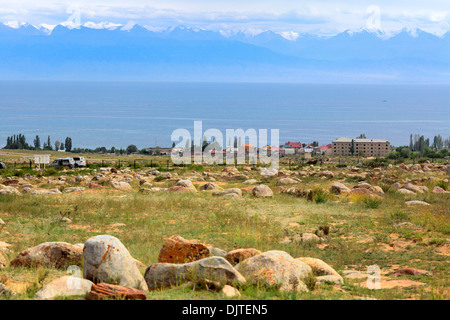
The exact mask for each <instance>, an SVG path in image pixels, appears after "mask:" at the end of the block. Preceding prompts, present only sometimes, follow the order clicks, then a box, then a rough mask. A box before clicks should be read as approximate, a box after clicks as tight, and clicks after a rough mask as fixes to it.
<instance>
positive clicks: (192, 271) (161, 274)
mask: <svg viewBox="0 0 450 320" xmlns="http://www.w3.org/2000/svg"><path fill="white" fill-rule="evenodd" d="M144 277H145V281H146V282H147V285H148V288H149V289H150V290H153V289H159V288H166V287H170V286H175V285H180V284H182V283H185V282H194V283H197V284H211V283H214V284H216V285H217V284H218V285H219V286H222V287H223V286H224V285H226V284H229V285H232V284H235V285H243V284H245V282H246V281H245V278H244V277H243V276H242V275H241V274H240V273H239V272H238V271H237V270H236V269H234V268H233V266H232V265H231V264H230V263H229V262H228V261H227V260H225V259H224V258H222V257H211V258H205V259H201V260H197V261H193V262H190V263H186V264H173V263H154V264H152V265H150V266H149V267H148V268H147V270H146V271H145V276H144Z"/></svg>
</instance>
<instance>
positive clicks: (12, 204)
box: [0, 162, 450, 299]
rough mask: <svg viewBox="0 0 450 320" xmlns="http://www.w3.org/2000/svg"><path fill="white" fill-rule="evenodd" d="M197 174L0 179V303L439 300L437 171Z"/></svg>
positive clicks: (443, 195) (443, 234)
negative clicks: (64, 300) (63, 299)
mask: <svg viewBox="0 0 450 320" xmlns="http://www.w3.org/2000/svg"><path fill="white" fill-rule="evenodd" d="M194 169H197V171H196V170H194ZM198 169H199V168H178V169H173V170H170V171H167V170H164V171H163V170H162V169H160V170H161V172H160V171H158V170H153V169H138V170H132V169H129V168H126V169H121V170H117V169H116V168H100V169H96V170H87V169H86V170H69V171H68V170H63V171H58V172H52V173H51V175H46V174H44V175H42V174H38V173H37V172H34V171H33V172H29V171H28V172H27V173H24V172H20V171H16V172H14V173H13V174H10V175H3V178H1V180H0V299H34V298H37V299H55V298H60V297H62V296H66V297H71V298H74V299H105V298H112V299H124V298H125V299H191V298H195V299H199V298H200V299H227V298H232V299H367V298H376V299H448V298H449V297H450V295H449V287H448V284H449V277H448V275H449V272H448V261H449V260H448V255H449V247H450V243H449V240H448V234H449V232H450V224H449V191H448V177H449V175H450V165H448V164H447V163H440V164H435V163H429V162H424V163H422V164H401V165H392V164H389V165H380V166H375V167H373V166H367V165H364V164H361V163H359V164H357V165H354V166H351V165H348V166H345V165H339V166H337V165H332V164H324V165H308V166H301V167H297V168H295V170H294V169H293V170H288V169H285V168H282V169H280V170H272V169H269V168H259V167H256V166H255V167H242V168H239V169H237V168H234V167H225V168H224V167H216V168H211V169H206V168H200V169H201V170H198ZM377 273H379V275H380V277H379V279H380V281H379V282H377V281H375V280H374V279H375V277H376V276H377ZM373 284H375V286H376V287H375V288H374V287H373Z"/></svg>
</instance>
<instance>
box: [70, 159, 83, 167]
mask: <svg viewBox="0 0 450 320" xmlns="http://www.w3.org/2000/svg"><path fill="white" fill-rule="evenodd" d="M72 159H73V161H75V168H78V167H86V160H85V159H84V157H72Z"/></svg>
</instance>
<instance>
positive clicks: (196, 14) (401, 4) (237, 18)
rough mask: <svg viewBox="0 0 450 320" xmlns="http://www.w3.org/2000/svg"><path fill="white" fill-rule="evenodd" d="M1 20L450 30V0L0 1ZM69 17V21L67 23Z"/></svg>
mask: <svg viewBox="0 0 450 320" xmlns="http://www.w3.org/2000/svg"><path fill="white" fill-rule="evenodd" d="M0 21H1V22H3V23H7V24H8V25H10V26H17V25H19V24H20V23H31V24H33V25H35V26H45V27H47V28H50V29H51V28H52V27H53V26H55V25H57V24H61V23H63V24H64V23H65V24H69V25H70V24H71V23H72V24H73V23H79V24H82V25H89V26H91V27H102V26H117V25H121V26H128V27H129V26H132V25H133V24H140V25H143V26H146V27H147V28H149V29H154V30H158V29H165V28H167V27H172V26H177V25H186V26H189V27H193V28H204V29H211V30H225V31H230V32H233V31H240V30H245V31H246V32H250V33H259V32H262V31H266V30H272V31H275V32H280V33H281V32H286V33H289V32H293V33H315V34H323V35H332V34H336V33H339V32H342V31H344V30H347V29H350V30H357V29H360V28H366V29H382V30H384V31H385V32H393V31H397V30H400V29H403V28H411V29H414V28H421V29H423V30H425V31H427V32H431V33H434V34H438V35H441V34H443V33H445V32H447V31H448V30H450V1H449V0H427V1H424V0H370V1H367V0H346V1H343V0H334V1H331V0H321V1H319V0H305V1H301V0H184V1H182V0H147V1H143V0H108V1H105V0H103V1H99V0H60V1H56V0H14V1H11V0H0ZM67 21H69V22H67Z"/></svg>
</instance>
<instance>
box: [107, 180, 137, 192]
mask: <svg viewBox="0 0 450 320" xmlns="http://www.w3.org/2000/svg"><path fill="white" fill-rule="evenodd" d="M110 185H111V187H113V188H114V189H119V190H131V189H132V188H131V185H130V184H129V183H128V182H124V181H111V182H110Z"/></svg>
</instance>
